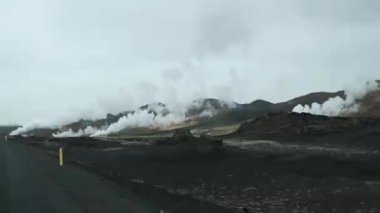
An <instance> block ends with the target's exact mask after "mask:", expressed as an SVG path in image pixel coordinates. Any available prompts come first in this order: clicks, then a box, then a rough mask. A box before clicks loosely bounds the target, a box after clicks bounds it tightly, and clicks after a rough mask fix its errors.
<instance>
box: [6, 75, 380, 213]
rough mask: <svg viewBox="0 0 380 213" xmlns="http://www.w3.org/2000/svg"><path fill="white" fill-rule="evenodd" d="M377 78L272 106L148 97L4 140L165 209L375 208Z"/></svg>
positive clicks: (378, 180)
mask: <svg viewBox="0 0 380 213" xmlns="http://www.w3.org/2000/svg"><path fill="white" fill-rule="evenodd" d="M378 84H379V82H378V81H374V82H368V83H366V84H365V85H364V86H363V87H362V88H361V90H359V91H356V92H352V91H351V92H348V91H341V92H337V93H322V92H319V93H312V94H309V95H305V96H302V97H298V98H295V99H292V100H290V101H288V102H282V103H275V104H274V103H270V102H267V101H264V100H257V101H254V102H252V103H249V104H237V103H226V102H222V101H219V100H216V99H203V100H198V101H195V102H193V104H192V105H191V106H190V107H189V108H187V109H186V110H182V111H172V110H171V109H168V108H167V107H166V106H165V104H162V103H155V104H150V105H145V106H142V107H140V108H139V109H137V110H134V111H132V110H131V111H125V112H122V113H120V114H117V115H112V114H108V115H107V116H106V117H105V118H104V119H100V120H79V121H77V122H73V123H69V124H65V125H62V126H60V127H58V128H55V127H54V128H50V127H48V126H45V127H43V128H37V127H33V126H23V127H18V128H17V129H15V128H16V127H14V128H12V130H13V131H12V132H11V133H10V136H9V141H11V142H14V143H21V144H25V145H27V146H30V147H33V148H34V149H38V150H40V151H41V152H42V153H44V154H46V155H48V156H50V157H51V158H53V159H54V158H57V157H58V150H59V148H63V150H64V153H65V155H64V156H65V163H67V164H71V165H75V166H77V167H79V168H82V169H84V170H85V171H88V172H90V173H93V174H96V175H97V176H99V177H101V178H104V179H106V180H109V181H111V182H114V183H117V184H118V185H119V187H120V189H121V190H131V189H132V190H133V191H135V192H136V193H137V194H140V195H142V196H144V197H149V199H151V200H154V201H155V202H157V203H160V204H159V205H160V206H161V207H160V208H161V209H162V211H163V212H192V211H193V212H380V110H379V109H380V99H379V97H380V96H379V94H380V90H379V85H378ZM4 131H5V130H4ZM7 131H8V132H9V131H10V130H9V129H8V130H7ZM3 134H4V133H3Z"/></svg>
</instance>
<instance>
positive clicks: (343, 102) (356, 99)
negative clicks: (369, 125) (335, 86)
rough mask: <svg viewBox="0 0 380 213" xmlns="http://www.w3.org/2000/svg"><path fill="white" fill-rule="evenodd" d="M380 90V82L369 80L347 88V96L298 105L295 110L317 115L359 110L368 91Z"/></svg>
mask: <svg viewBox="0 0 380 213" xmlns="http://www.w3.org/2000/svg"><path fill="white" fill-rule="evenodd" d="M378 90H380V87H379V82H377V81H369V82H367V83H365V84H364V85H363V84H355V85H351V86H350V87H349V88H347V89H346V90H345V94H346V98H345V99H343V98H341V97H339V96H338V97H334V98H330V99H329V100H327V101H326V102H324V103H323V104H318V103H313V104H311V106H309V105H305V106H302V105H297V106H296V107H294V109H293V112H297V113H311V114H315V115H326V116H340V115H347V114H350V113H355V112H358V111H359V109H360V100H361V99H362V98H364V97H365V96H366V95H367V94H368V93H370V92H374V91H378Z"/></svg>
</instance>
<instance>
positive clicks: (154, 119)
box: [91, 110, 186, 137]
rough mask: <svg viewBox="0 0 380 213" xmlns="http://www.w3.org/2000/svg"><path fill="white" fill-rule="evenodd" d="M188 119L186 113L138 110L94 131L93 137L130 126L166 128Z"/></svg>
mask: <svg viewBox="0 0 380 213" xmlns="http://www.w3.org/2000/svg"><path fill="white" fill-rule="evenodd" d="M185 120H186V116H185V114H184V113H169V114H166V115H163V114H157V115H155V114H154V113H153V112H150V111H148V110H137V111H136V112H134V113H133V114H128V115H126V116H123V117H121V118H120V119H119V120H118V121H117V122H116V123H113V124H111V125H109V126H108V127H107V128H106V129H104V130H99V131H97V132H95V133H93V134H92V135H91V136H92V137H97V136H106V135H109V134H112V133H117V132H120V131H122V130H124V129H128V128H137V127H149V128H164V127H167V126H170V125H173V124H178V123H182V122H184V121H185Z"/></svg>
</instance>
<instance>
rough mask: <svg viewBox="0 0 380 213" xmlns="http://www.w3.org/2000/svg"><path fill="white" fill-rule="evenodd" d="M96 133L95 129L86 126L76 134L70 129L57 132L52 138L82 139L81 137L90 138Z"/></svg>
mask: <svg viewBox="0 0 380 213" xmlns="http://www.w3.org/2000/svg"><path fill="white" fill-rule="evenodd" d="M97 131H99V130H98V129H97V128H95V127H92V126H88V127H86V128H85V129H80V130H79V131H77V132H74V131H73V130H72V129H69V130H67V131H63V132H57V133H55V134H53V137H56V138H70V137H83V136H90V135H92V134H94V133H96V132H97Z"/></svg>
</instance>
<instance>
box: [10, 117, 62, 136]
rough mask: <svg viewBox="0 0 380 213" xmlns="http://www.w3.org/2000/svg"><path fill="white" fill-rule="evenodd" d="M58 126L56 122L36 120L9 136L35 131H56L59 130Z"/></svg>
mask: <svg viewBox="0 0 380 213" xmlns="http://www.w3.org/2000/svg"><path fill="white" fill-rule="evenodd" d="M57 127H58V125H57V123H55V122H50V121H45V120H41V119H34V120H32V121H31V122H29V123H27V124H25V125H23V126H21V127H19V128H17V129H15V130H14V131H12V132H11V133H10V134H9V135H11V136H15V135H22V134H25V133H27V132H29V131H32V130H34V129H54V128H57Z"/></svg>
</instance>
